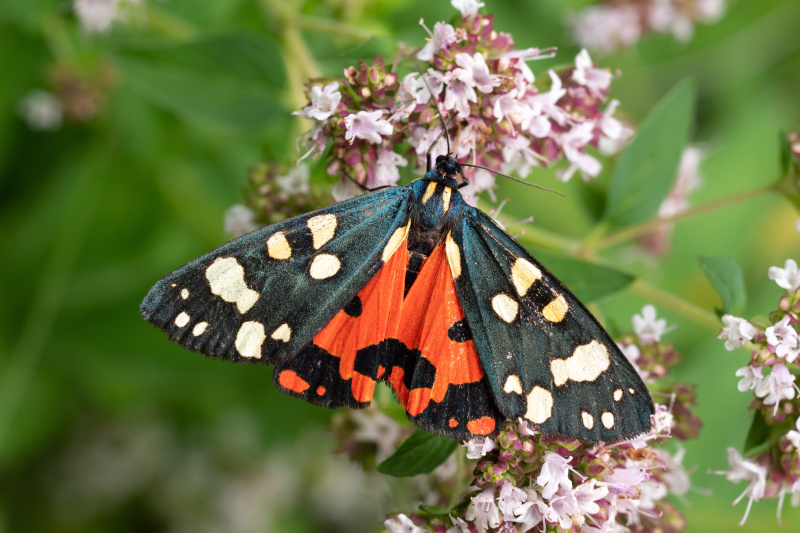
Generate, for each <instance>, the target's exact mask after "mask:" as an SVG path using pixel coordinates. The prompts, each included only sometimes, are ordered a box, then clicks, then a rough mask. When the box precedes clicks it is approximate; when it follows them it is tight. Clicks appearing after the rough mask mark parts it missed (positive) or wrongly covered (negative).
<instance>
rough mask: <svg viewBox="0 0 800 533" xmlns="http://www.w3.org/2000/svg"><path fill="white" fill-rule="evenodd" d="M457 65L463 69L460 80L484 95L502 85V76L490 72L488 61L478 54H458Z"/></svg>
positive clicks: (459, 75) (459, 76)
mask: <svg viewBox="0 0 800 533" xmlns="http://www.w3.org/2000/svg"><path fill="white" fill-rule="evenodd" d="M456 64H457V65H458V66H459V67H461V69H460V72H459V73H458V76H457V77H458V79H459V80H461V81H463V82H464V83H466V84H467V85H469V86H470V87H475V88H476V89H478V90H479V91H480V92H482V93H490V92H492V89H493V88H494V87H497V86H498V85H500V83H501V79H500V76H497V75H495V74H491V73H490V72H489V66H488V65H487V64H486V60H485V59H484V58H483V55H482V54H480V53H478V52H475V53H474V54H473V55H472V56H470V55H469V54H465V53H461V54H456ZM456 70H459V69H456Z"/></svg>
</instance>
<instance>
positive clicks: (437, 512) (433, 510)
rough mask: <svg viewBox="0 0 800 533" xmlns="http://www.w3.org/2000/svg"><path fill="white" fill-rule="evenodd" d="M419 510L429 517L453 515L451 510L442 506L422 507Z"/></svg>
mask: <svg viewBox="0 0 800 533" xmlns="http://www.w3.org/2000/svg"><path fill="white" fill-rule="evenodd" d="M419 510H420V511H422V512H423V513H425V514H427V515H429V516H447V515H449V514H450V513H451V511H452V510H451V509H449V508H447V507H442V506H441V505H424V504H422V505H420V506H419Z"/></svg>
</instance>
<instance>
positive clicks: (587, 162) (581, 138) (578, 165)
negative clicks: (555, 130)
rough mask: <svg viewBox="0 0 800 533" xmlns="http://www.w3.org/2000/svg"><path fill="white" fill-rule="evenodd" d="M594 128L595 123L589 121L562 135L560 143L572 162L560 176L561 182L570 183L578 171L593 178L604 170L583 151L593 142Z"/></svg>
mask: <svg viewBox="0 0 800 533" xmlns="http://www.w3.org/2000/svg"><path fill="white" fill-rule="evenodd" d="M594 127H595V122H594V121H593V120H587V121H586V122H582V123H580V124H578V125H576V126H573V127H572V129H570V130H569V131H568V132H566V133H563V134H562V135H561V137H560V139H559V142H560V143H561V148H562V149H563V150H564V155H565V156H566V157H567V159H568V160H569V162H570V166H569V168H568V169H567V170H566V171H565V172H563V173H562V174H561V175H560V176H559V179H561V181H564V182H567V181H569V180H570V178H572V175H573V174H574V173H575V171H576V170H580V171H581V172H582V173H584V174H586V175H588V176H591V177H595V176H597V175H598V174H599V173H600V170H602V168H603V167H602V165H601V164H600V162H599V161H598V160H597V159H595V158H594V157H592V156H590V155H589V154H587V153H586V152H584V151H581V149H582V148H584V147H585V146H586V145H587V144H588V143H589V142H590V141H591V140H592V137H593V136H594Z"/></svg>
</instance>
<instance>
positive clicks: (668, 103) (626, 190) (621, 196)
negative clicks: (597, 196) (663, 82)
mask: <svg viewBox="0 0 800 533" xmlns="http://www.w3.org/2000/svg"><path fill="white" fill-rule="evenodd" d="M694 92H695V91H694V83H692V82H691V81H690V80H685V81H683V82H681V83H680V84H678V85H677V86H676V87H675V88H674V89H673V90H672V91H670V93H669V94H667V95H666V96H665V97H664V98H662V99H661V101H660V102H659V103H658V104H657V105H656V107H655V108H654V109H653V110H652V111H650V113H649V114H648V115H647V117H646V118H645V120H644V122H642V125H641V127H640V128H639V130H638V132H637V133H636V136H635V137H634V138H633V141H632V142H631V143H630V145H628V147H627V148H625V151H624V152H623V153H622V156H621V157H620V159H619V163H617V166H616V168H615V169H614V172H613V174H612V176H611V183H610V186H609V190H608V204H607V205H606V213H605V218H606V219H607V220H608V222H609V223H610V224H611V225H614V226H629V225H632V224H636V223H639V222H643V221H645V220H647V219H649V218H651V217H652V216H653V215H655V214H656V212H657V211H658V208H659V206H660V205H661V202H662V201H663V200H664V198H665V197H666V196H667V193H668V192H669V190H670V187H671V186H672V183H673V182H674V181H675V174H676V172H677V170H678V164H679V163H680V158H681V153H682V151H683V148H684V146H685V145H686V143H687V141H688V139H689V129H690V127H691V123H692V117H693V109H694V97H695V96H694Z"/></svg>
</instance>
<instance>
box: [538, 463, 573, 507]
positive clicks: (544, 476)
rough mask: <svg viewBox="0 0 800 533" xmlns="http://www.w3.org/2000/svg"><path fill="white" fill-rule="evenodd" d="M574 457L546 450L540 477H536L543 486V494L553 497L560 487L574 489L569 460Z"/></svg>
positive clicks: (546, 496)
mask: <svg viewBox="0 0 800 533" xmlns="http://www.w3.org/2000/svg"><path fill="white" fill-rule="evenodd" d="M571 459H572V457H566V458H565V457H562V456H560V455H559V454H557V453H556V452H551V451H548V452H545V454H544V462H543V464H542V468H541V470H540V474H539V477H537V478H536V483H537V484H539V485H540V486H541V487H543V488H542V496H544V497H545V498H546V499H548V500H549V499H550V498H552V497H553V494H555V493H556V491H557V490H558V489H559V487H561V488H564V489H567V490H569V489H572V480H570V479H569V471H570V470H571V468H570V466H569V461H570V460H571Z"/></svg>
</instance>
